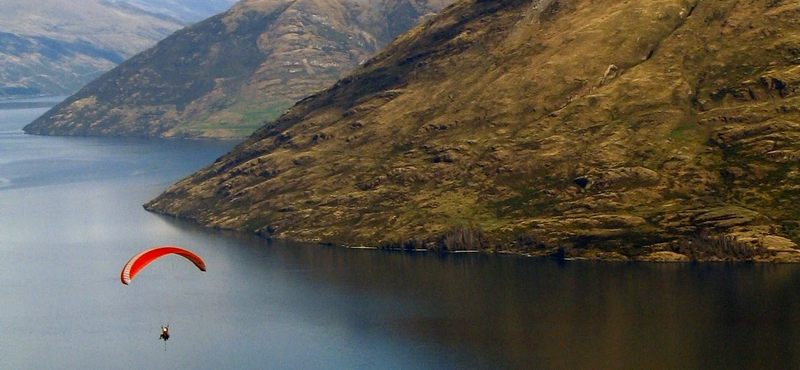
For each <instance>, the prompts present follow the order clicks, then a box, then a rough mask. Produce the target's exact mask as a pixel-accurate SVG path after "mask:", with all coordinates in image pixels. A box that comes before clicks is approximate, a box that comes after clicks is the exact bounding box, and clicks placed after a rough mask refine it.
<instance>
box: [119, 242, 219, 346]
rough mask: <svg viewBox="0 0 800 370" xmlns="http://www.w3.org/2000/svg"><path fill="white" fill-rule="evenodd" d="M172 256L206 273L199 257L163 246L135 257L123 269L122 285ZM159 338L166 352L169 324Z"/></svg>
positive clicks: (162, 330)
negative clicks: (160, 259) (159, 261)
mask: <svg viewBox="0 0 800 370" xmlns="http://www.w3.org/2000/svg"><path fill="white" fill-rule="evenodd" d="M171 254H175V255H178V256H181V257H184V258H186V259H187V260H189V261H190V262H192V263H193V264H194V265H195V266H197V268H198V269H199V270H200V271H203V272H205V271H206V263H205V262H204V261H203V260H202V259H201V258H200V257H199V256H198V255H196V254H194V253H192V252H190V251H188V250H186V249H183V248H179V247H175V246H162V247H156V248H151V249H148V250H145V251H143V252H141V253H139V254H137V255H135V256H133V257H132V258H131V259H130V260H129V261H128V263H126V264H125V266H124V267H123V268H122V272H120V276H119V278H120V280H121V281H122V284H125V285H128V284H130V283H131V281H132V280H133V278H134V277H135V276H136V274H138V273H139V271H141V270H142V269H143V268H145V267H146V266H147V265H149V264H150V263H151V262H153V261H156V260H158V259H159V258H162V257H164V256H167V255H171ZM158 338H159V339H161V340H163V341H164V350H166V349H167V340H168V339H169V324H167V325H166V326H161V335H160V336H159V337H158Z"/></svg>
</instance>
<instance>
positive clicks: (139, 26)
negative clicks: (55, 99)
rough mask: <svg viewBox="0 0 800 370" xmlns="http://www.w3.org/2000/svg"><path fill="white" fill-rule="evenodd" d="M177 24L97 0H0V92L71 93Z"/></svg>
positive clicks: (175, 21) (176, 21) (172, 30)
mask: <svg viewBox="0 0 800 370" xmlns="http://www.w3.org/2000/svg"><path fill="white" fill-rule="evenodd" d="M182 26H183V23H182V22H180V21H178V20H177V19H174V18H170V17H167V16H165V15H162V14H155V13H149V12H146V11H144V10H142V9H138V8H134V7H131V6H129V5H126V4H118V3H111V2H108V1H102V0H81V1H69V0H4V1H2V2H0V60H2V63H0V97H4V96H9V95H67V94H71V93H73V92H75V91H77V90H78V89H79V88H80V87H82V86H83V85H84V84H86V83H87V82H89V81H91V80H92V79H94V78H95V77H97V76H99V75H100V74H102V73H103V72H105V71H108V70H109V69H111V68H113V67H114V66H115V65H117V64H118V63H120V62H122V61H123V60H125V59H127V58H128V57H130V56H132V55H134V54H136V53H138V52H140V51H142V50H144V49H146V48H148V47H150V46H152V45H153V44H155V43H156V42H157V41H158V40H160V39H163V38H164V37H166V36H167V35H169V34H171V33H172V32H174V31H175V30H177V29H179V28H180V27H182Z"/></svg>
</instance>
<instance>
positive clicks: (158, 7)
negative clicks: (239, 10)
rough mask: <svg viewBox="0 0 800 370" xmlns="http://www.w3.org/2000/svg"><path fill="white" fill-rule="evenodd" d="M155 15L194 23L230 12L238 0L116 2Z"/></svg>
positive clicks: (131, 0) (130, 0) (122, 0)
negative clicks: (229, 9)
mask: <svg viewBox="0 0 800 370" xmlns="http://www.w3.org/2000/svg"><path fill="white" fill-rule="evenodd" d="M114 1H116V2H123V3H128V4H131V5H133V6H135V7H137V8H139V9H144V10H146V11H149V12H151V13H155V14H164V15H167V16H170V17H172V18H176V19H180V20H181V21H183V22H186V23H194V22H197V21H200V20H203V19H206V18H208V17H210V16H212V15H214V14H217V13H221V12H224V11H226V10H228V8H230V7H231V6H232V5H233V4H235V3H236V0H114Z"/></svg>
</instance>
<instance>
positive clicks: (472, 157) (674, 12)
mask: <svg viewBox="0 0 800 370" xmlns="http://www.w3.org/2000/svg"><path fill="white" fill-rule="evenodd" d="M798 19H800V3H797V2H789V1H773V0H751V1H730V0H705V1H699V0H663V1H647V2H638V1H637V2H635V1H627V2H620V1H613V0H591V1H590V0H503V1H474V0H468V1H461V2H459V3H457V4H456V5H455V6H452V7H449V8H447V9H445V10H444V11H442V12H441V13H440V14H439V15H438V16H437V17H436V18H435V19H433V20H431V21H428V22H426V23H425V24H423V25H421V26H418V27H416V28H414V29H412V30H411V31H410V32H408V33H406V34H404V35H403V36H402V37H400V38H398V39H397V40H395V42H393V43H392V44H391V45H389V46H388V47H387V48H386V49H385V50H384V51H383V52H381V53H380V54H379V55H378V56H376V57H375V58H373V59H371V60H370V61H368V62H367V63H365V64H364V65H363V66H362V67H361V68H359V69H358V70H356V71H355V72H354V73H353V74H352V75H350V76H348V77H346V78H344V79H342V80H341V81H339V82H338V83H337V84H336V85H335V86H333V87H331V88H329V89H327V90H325V91H322V92H320V93H318V94H316V95H313V96H311V97H308V98H306V99H304V100H302V101H300V102H299V103H298V104H296V105H295V106H294V107H292V108H291V109H290V110H289V111H288V112H287V113H286V114H285V115H283V116H282V117H281V118H280V119H278V120H276V121H274V122H271V123H269V124H268V125H266V126H264V127H263V128H261V129H260V130H258V131H257V132H256V133H255V134H254V135H253V136H252V137H251V138H250V139H249V140H247V141H246V142H244V143H242V144H241V145H239V146H238V147H236V148H235V149H234V150H233V151H232V152H230V153H229V154H227V155H225V156H223V157H222V158H220V159H219V160H218V161H216V162H215V163H214V164H212V165H210V166H208V167H207V168H205V169H203V170H201V171H199V172H197V173H195V174H194V175H192V176H190V177H189V178H187V179H184V180H183V181H181V182H179V183H178V184H175V185H173V186H172V187H170V188H169V189H168V190H167V191H166V192H165V193H164V194H163V195H161V196H159V197H158V198H157V199H155V200H153V201H151V202H150V203H148V204H147V205H146V208H147V209H149V210H153V211H156V212H161V213H165V214H170V215H174V216H177V217H182V218H188V219H193V220H196V221H197V222H199V223H201V224H203V225H206V226H213V227H220V228H228V229H237V230H249V231H253V232H257V233H260V234H263V235H270V236H273V237H280V238H291V239H297V240H304V241H314V242H328V243H337V244H338V243H344V244H361V245H402V246H406V247H414V246H419V245H423V246H435V245H439V246H441V245H442V244H441V243H439V244H435V243H433V242H434V241H437V240H439V241H440V242H441V241H442V240H445V241H446V240H447V238H450V241H451V242H450V244H449V245H450V246H451V247H452V246H453V245H456V246H458V245H463V244H464V243H461V244H459V242H458V241H456V242H452V239H453V238H456V239H458V238H461V239H460V240H467V241H469V240H471V241H473V242H475V243H473V244H477V245H480V246H484V247H485V246H490V248H507V249H513V250H516V251H526V252H530V253H542V252H545V251H553V250H555V248H557V247H558V246H561V247H562V248H561V249H560V251H561V253H565V254H567V255H584V256H600V257H601V258H640V259H651V260H653V259H655V260H659V259H680V258H687V256H688V257H690V258H697V259H717V258H720V259H725V258H728V257H725V253H728V256H732V257H730V258H733V259H736V258H740V259H741V258H753V259H783V260H796V259H797V253H796V250H795V248H796V244H795V243H796V242H798V241H800V237H798V223H797V220H798V218H800V206H799V205H798V202H797V200H798V195H800V169H799V168H798V159H800V141H799V140H800V95H798V92H799V91H800V41H798V40H800V22H798ZM453 230H456V231H457V232H456V233H453ZM699 230H709V232H710V233H711V234H710V235H711V236H708V235H709V234H704V235H706V236H698V235H699V234H698V231H699ZM479 231H480V232H479ZM481 232H482V235H481ZM715 233H725V234H727V235H728V237H727V238H726V237H723V236H722V234H715ZM442 235H445V236H446V237H445V238H444V239H441V238H440V237H441V236H442ZM714 235H718V236H716V237H715V236H714ZM732 238H736V239H732ZM445 245H447V243H445ZM448 248H449V247H448ZM704 248H705V249H704ZM714 248H718V249H723V250H725V251H723V253H721V257H720V256H715V254H714V253H715V252H714V251H713V249H714ZM748 248H749V249H748ZM740 252H741V253H743V255H746V254H748V253H750V254H749V256H750V257H737V256H735V255H736V254H738V253H740Z"/></svg>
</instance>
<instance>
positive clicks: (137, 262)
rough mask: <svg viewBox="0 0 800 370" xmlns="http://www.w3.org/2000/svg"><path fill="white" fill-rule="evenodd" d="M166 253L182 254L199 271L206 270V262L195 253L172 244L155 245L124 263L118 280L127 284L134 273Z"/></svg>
mask: <svg viewBox="0 0 800 370" xmlns="http://www.w3.org/2000/svg"><path fill="white" fill-rule="evenodd" d="M168 254H177V255H179V256H183V257H185V258H186V259H188V260H189V261H192V263H194V264H195V266H197V268H199V269H200V271H206V263H205V262H203V260H202V259H201V258H200V257H199V256H197V255H196V254H194V253H192V252H189V251H187V250H186V249H183V248H179V247H173V246H163V247H156V248H152V249H148V250H146V251H144V252H142V253H139V254H137V255H135V256H133V258H131V259H130V261H128V263H126V264H125V267H123V268H122V273H120V277H119V278H120V280H122V283H123V284H125V285H128V284H129V283H130V282H131V280H132V279H133V277H134V276H136V274H137V273H138V272H139V271H140V270H141V269H143V268H144V267H145V266H147V265H148V264H149V263H150V262H153V261H155V260H157V259H159V258H161V257H163V256H165V255H168Z"/></svg>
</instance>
